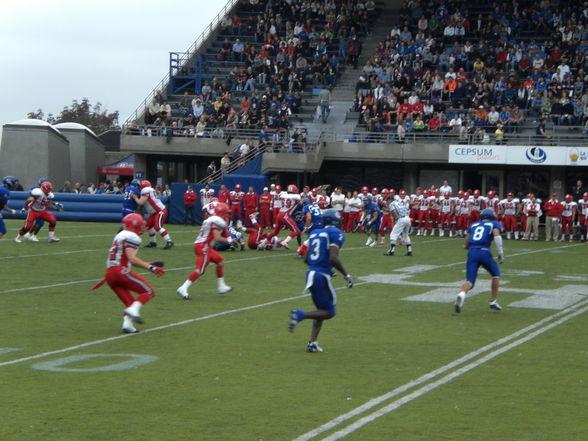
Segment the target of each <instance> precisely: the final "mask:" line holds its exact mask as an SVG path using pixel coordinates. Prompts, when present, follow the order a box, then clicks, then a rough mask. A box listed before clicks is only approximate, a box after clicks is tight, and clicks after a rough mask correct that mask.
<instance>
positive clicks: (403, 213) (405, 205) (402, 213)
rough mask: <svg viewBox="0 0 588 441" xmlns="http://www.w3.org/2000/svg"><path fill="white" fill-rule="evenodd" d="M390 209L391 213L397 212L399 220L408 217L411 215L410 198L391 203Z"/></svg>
mask: <svg viewBox="0 0 588 441" xmlns="http://www.w3.org/2000/svg"><path fill="white" fill-rule="evenodd" d="M388 207H389V208H390V212H393V211H395V212H396V213H397V214H398V219H401V218H403V217H408V215H409V213H410V199H409V198H408V197H406V198H404V200H403V199H398V200H395V201H393V202H392V203H390V205H389V206H388Z"/></svg>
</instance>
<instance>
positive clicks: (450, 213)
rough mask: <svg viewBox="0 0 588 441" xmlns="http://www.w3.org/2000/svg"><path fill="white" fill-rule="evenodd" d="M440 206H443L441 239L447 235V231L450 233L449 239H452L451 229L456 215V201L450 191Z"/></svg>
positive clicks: (440, 200)
mask: <svg viewBox="0 0 588 441" xmlns="http://www.w3.org/2000/svg"><path fill="white" fill-rule="evenodd" d="M439 205H440V206H441V211H440V222H439V237H443V236H444V235H445V230H447V231H448V235H449V237H452V236H453V233H452V231H451V227H452V223H453V219H454V214H455V200H454V199H453V198H452V197H451V192H450V191H446V192H445V194H444V195H443V197H442V198H440V199H439Z"/></svg>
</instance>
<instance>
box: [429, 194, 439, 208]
mask: <svg viewBox="0 0 588 441" xmlns="http://www.w3.org/2000/svg"><path fill="white" fill-rule="evenodd" d="M429 207H431V210H435V211H437V210H440V209H441V202H440V199H439V198H438V197H437V196H430V197H429Z"/></svg>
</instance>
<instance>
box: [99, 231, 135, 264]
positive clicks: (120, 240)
mask: <svg viewBox="0 0 588 441" xmlns="http://www.w3.org/2000/svg"><path fill="white" fill-rule="evenodd" d="M140 246H141V238H140V237H139V235H138V234H136V233H133V232H132V231H127V230H122V231H121V232H120V233H118V234H117V235H116V236H114V240H113V241H112V246H111V247H110V250H109V251H108V258H107V259H106V268H113V267H115V266H122V267H123V268H125V269H126V270H130V269H131V262H129V260H128V259H127V254H126V250H128V249H129V248H130V249H134V250H136V249H138V248H139V247H140Z"/></svg>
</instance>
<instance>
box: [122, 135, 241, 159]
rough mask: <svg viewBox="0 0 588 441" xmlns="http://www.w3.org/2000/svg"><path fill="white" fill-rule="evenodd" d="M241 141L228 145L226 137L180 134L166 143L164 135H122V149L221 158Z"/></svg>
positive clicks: (126, 151) (125, 150)
mask: <svg viewBox="0 0 588 441" xmlns="http://www.w3.org/2000/svg"><path fill="white" fill-rule="evenodd" d="M239 142H243V141H242V140H235V141H233V142H232V143H231V144H230V145H229V146H227V144H226V142H225V140H224V139H212V138H184V137H179V136H178V137H174V138H172V139H171V142H169V143H166V142H165V138H164V137H162V136H137V135H122V136H121V142H120V150H121V152H125V153H126V154H129V153H152V154H159V155H161V154H166V153H168V154H170V155H190V156H194V155H196V156H198V155H200V156H218V157H219V158H220V157H221V156H222V155H223V153H224V152H225V151H227V150H233V149H234V147H235V146H236V145H237V143H239Z"/></svg>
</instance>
